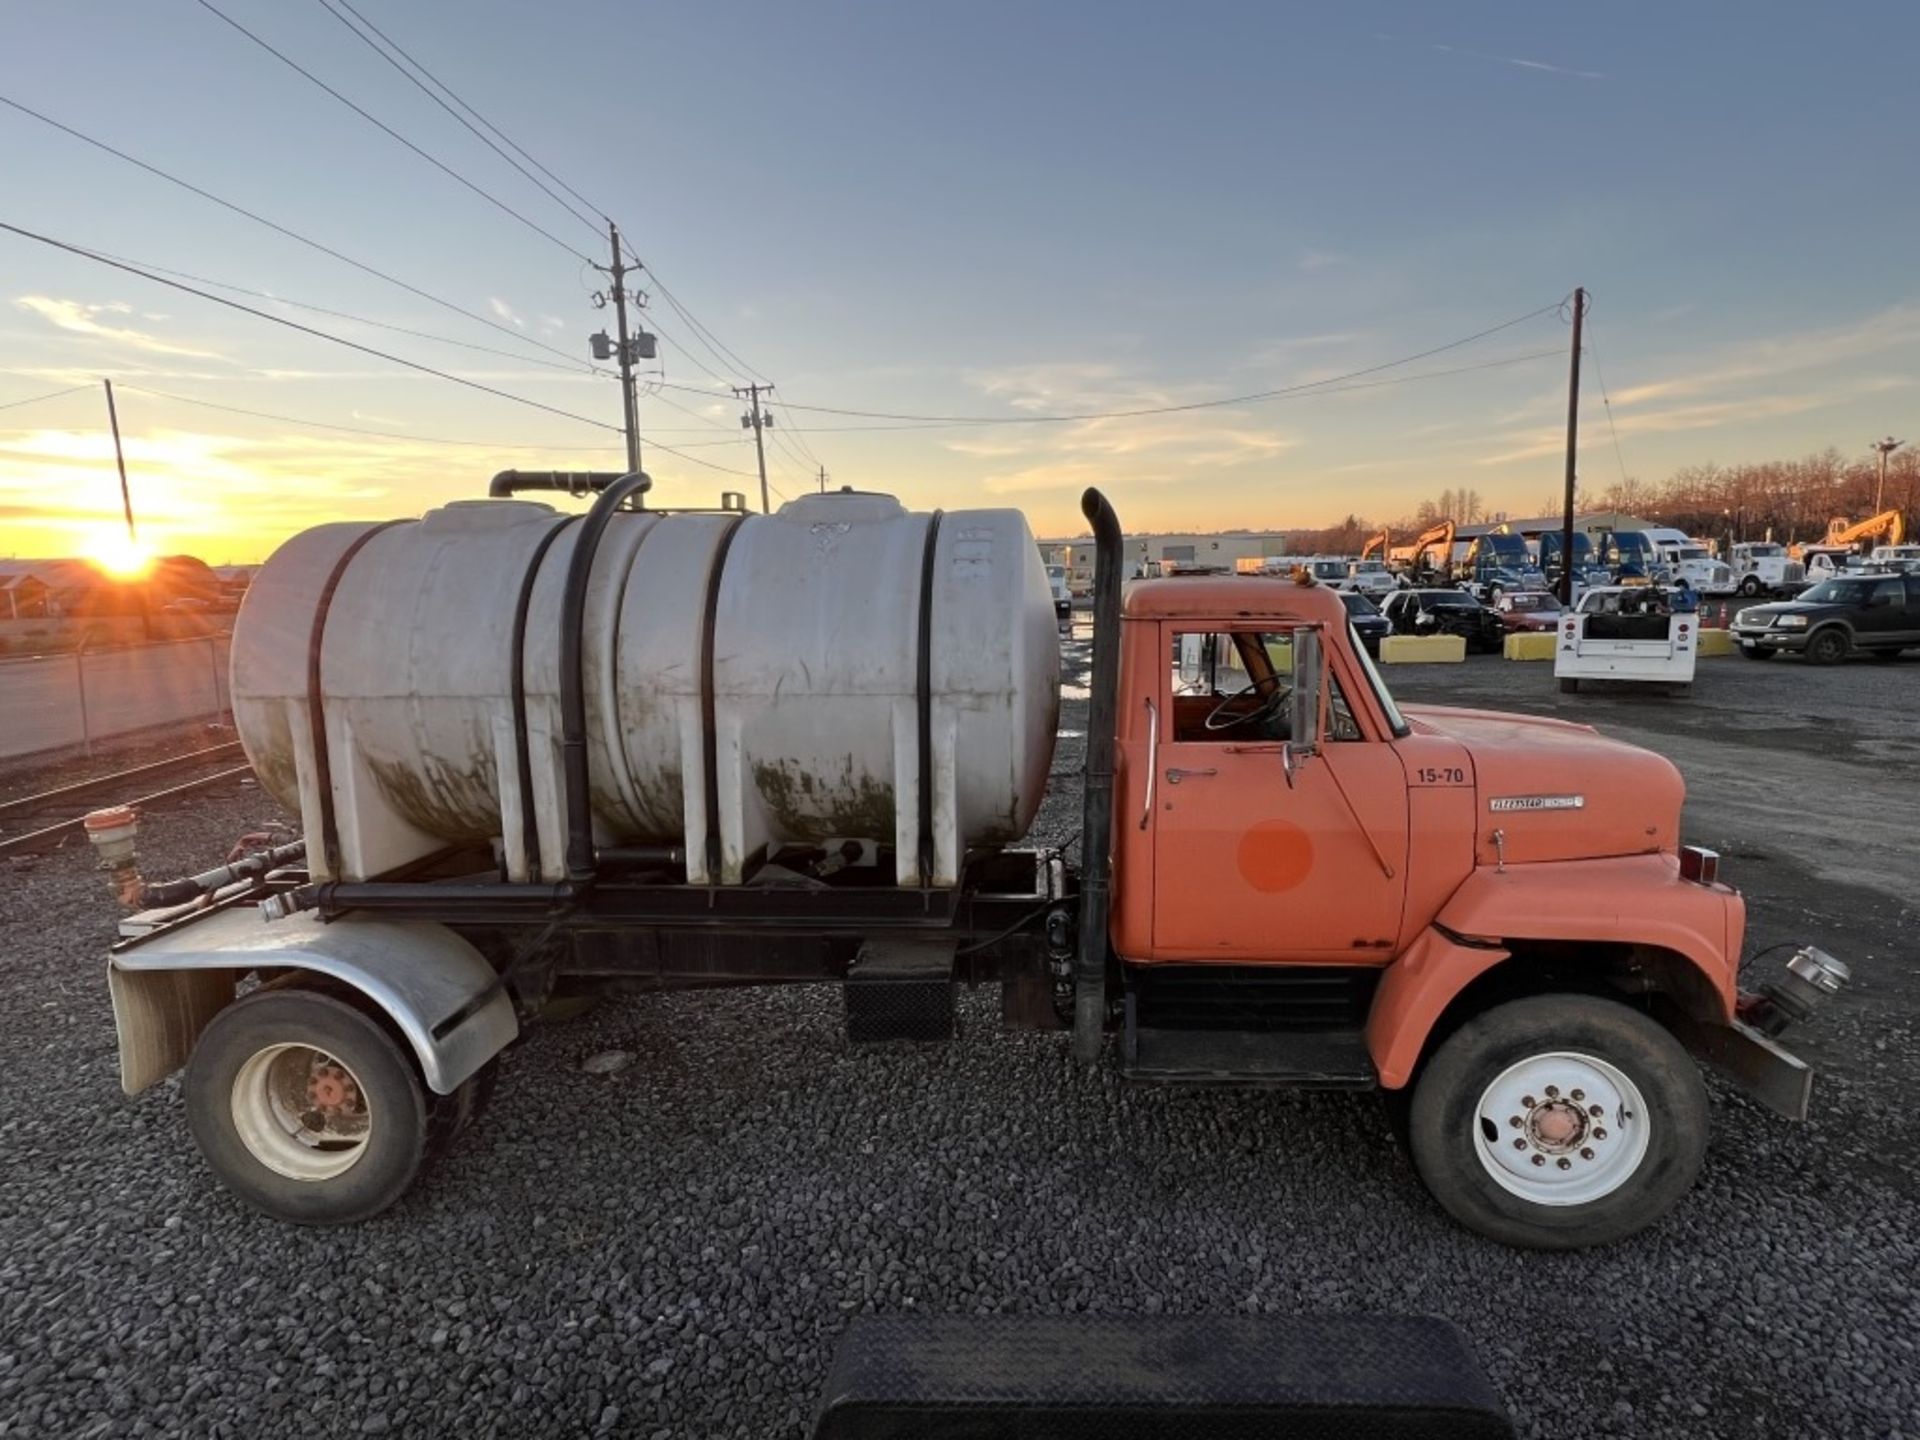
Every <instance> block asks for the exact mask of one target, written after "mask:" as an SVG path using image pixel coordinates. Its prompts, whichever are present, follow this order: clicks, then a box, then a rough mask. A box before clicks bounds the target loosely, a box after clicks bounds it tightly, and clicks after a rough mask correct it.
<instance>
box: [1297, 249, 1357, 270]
mask: <svg viewBox="0 0 1920 1440" xmlns="http://www.w3.org/2000/svg"><path fill="white" fill-rule="evenodd" d="M1346 263H1347V257H1346V256H1344V255H1336V254H1334V253H1333V252H1332V251H1330V250H1309V251H1307V253H1306V254H1304V255H1302V256H1301V257H1300V268H1301V269H1302V270H1305V271H1306V272H1307V273H1308V274H1312V273H1313V272H1314V271H1316V270H1331V269H1332V268H1333V267H1334V266H1336V265H1345V264H1346Z"/></svg>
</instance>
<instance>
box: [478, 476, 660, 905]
mask: <svg viewBox="0 0 1920 1440" xmlns="http://www.w3.org/2000/svg"><path fill="white" fill-rule="evenodd" d="M494 478H495V480H496V481H497V480H498V479H499V477H498V476H495V477H494ZM652 488H653V481H652V480H650V479H648V478H647V476H646V475H644V474H642V473H641V472H640V471H637V470H636V471H635V472H634V473H633V474H631V475H622V476H620V477H619V478H618V479H616V480H614V481H612V482H611V483H610V484H608V485H607V486H606V488H605V489H603V490H602V491H601V492H600V498H599V499H597V500H595V501H594V502H593V508H592V509H590V510H588V511H587V515H586V519H584V520H583V521H581V522H580V534H579V537H578V538H577V539H576V540H575V541H574V544H573V554H572V555H571V556H569V557H568V560H567V583H566V589H565V591H564V592H562V596H561V601H560V761H561V765H562V767H563V768H564V771H565V775H566V790H567V878H568V879H569V880H571V881H576V882H581V881H591V880H592V879H593V875H594V870H595V868H596V867H595V863H594V855H593V796H592V790H591V787H590V786H589V784H588V779H587V678H586V644H585V634H584V631H585V629H586V623H587V582H588V581H589V580H590V579H591V578H592V576H593V557H594V554H595V552H596V551H598V550H599V548H600V537H601V536H602V535H604V534H605V533H606V529H607V525H608V523H609V522H610V521H611V520H612V519H613V513H614V511H616V510H618V509H619V508H620V507H621V506H622V505H624V504H625V503H626V502H627V499H628V497H629V496H633V495H644V494H646V493H647V491H648V490H650V489H652Z"/></svg>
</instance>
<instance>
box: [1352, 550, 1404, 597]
mask: <svg viewBox="0 0 1920 1440" xmlns="http://www.w3.org/2000/svg"><path fill="white" fill-rule="evenodd" d="M1340 583H1341V588H1342V589H1345V590H1357V591H1359V592H1360V593H1361V594H1362V595H1364V596H1366V597H1367V598H1368V599H1369V600H1372V601H1374V602H1376V603H1377V602H1378V601H1380V600H1381V599H1382V598H1383V597H1385V596H1388V595H1391V594H1392V593H1393V592H1394V591H1395V590H1397V589H1398V588H1399V587H1400V577H1399V576H1397V575H1395V574H1394V573H1393V571H1391V570H1389V569H1388V568H1387V562H1386V561H1384V560H1355V561H1354V562H1353V563H1352V564H1351V565H1350V566H1348V567H1347V578H1346V579H1345V580H1344V581H1342V582H1340Z"/></svg>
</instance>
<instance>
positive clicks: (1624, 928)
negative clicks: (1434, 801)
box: [1367, 854, 1746, 1090]
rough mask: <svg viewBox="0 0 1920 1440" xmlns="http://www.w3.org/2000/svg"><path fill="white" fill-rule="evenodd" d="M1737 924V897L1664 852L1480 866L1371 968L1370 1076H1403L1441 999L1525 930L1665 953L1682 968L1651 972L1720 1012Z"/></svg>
mask: <svg viewBox="0 0 1920 1440" xmlns="http://www.w3.org/2000/svg"><path fill="white" fill-rule="evenodd" d="M1745 927H1746V912H1745V908H1744V906H1743V905H1742V903H1741V901H1740V897H1739V896H1738V895H1737V894H1735V893H1734V892H1733V891H1732V890H1730V889H1728V888H1726V887H1725V886H1719V885H1697V884H1694V883H1693V882H1691V881H1686V880H1682V879H1681V878H1680V863H1679V859H1678V857H1676V856H1673V855H1667V854H1658V855H1634V856H1623V857H1618V858H1612V859H1605V860H1567V861H1558V862H1547V863H1541V864H1535V865H1510V866H1507V867H1506V868H1505V869H1500V868H1497V867H1491V866H1482V867H1481V868H1479V869H1476V870H1475V871H1474V872H1473V873H1472V874H1471V875H1469V876H1468V877H1467V879H1466V880H1465V881H1464V882H1463V883H1462V884H1461V886H1460V888H1459V889H1458V890H1456V891H1455V892H1454V894H1453V898H1452V899H1450V900H1449V901H1448V902H1447V903H1446V905H1444V906H1443V907H1442V908H1441V911H1440V913H1439V915H1438V916H1436V917H1435V920H1434V924H1433V925H1432V926H1431V927H1430V928H1428V929H1427V930H1425V931H1422V932H1421V934H1420V935H1419V936H1418V937H1416V938H1415V940H1414V941H1413V943H1412V944H1411V945H1409V946H1408V947H1407V949H1406V950H1405V951H1404V952H1403V953H1402V955H1401V956H1400V958H1399V959H1398V960H1396V961H1395V962H1394V963H1393V964H1392V965H1390V966H1388V967H1387V969H1386V971H1385V973H1384V974H1383V975H1382V976H1381V977H1380V986H1379V989H1378V990H1376V991H1375V992H1374V1000H1373V1007H1372V1010H1371V1011H1370V1012H1369V1015H1368V1018H1367V1047H1368V1049H1369V1051H1370V1052H1371V1053H1372V1056H1373V1062H1374V1068H1375V1069H1376V1070H1377V1071H1378V1072H1379V1076H1380V1083H1381V1085H1383V1086H1384V1087H1386V1088H1387V1089H1390V1090H1391V1089H1399V1088H1401V1087H1402V1086H1404V1085H1406V1084H1407V1082H1408V1081H1409V1080H1411V1079H1412V1078H1413V1072H1414V1069H1415V1067H1416V1066H1417V1065H1418V1064H1419V1061H1420V1056H1421V1054H1422V1052H1423V1051H1424V1050H1425V1048H1426V1045H1427V1041H1428V1038H1429V1037H1430V1036H1431V1034H1432V1032H1433V1028H1434V1025H1435V1024H1436V1022H1438V1021H1439V1019H1440V1017H1441V1016H1442V1015H1443V1014H1444V1013H1445V1012H1446V1010H1447V1007H1448V1006H1449V1005H1451V1004H1452V1003H1453V1001H1454V1000H1455V999H1456V998H1458V997H1459V995H1460V994H1461V992H1463V991H1464V990H1465V989H1466V988H1467V986H1469V985H1470V984H1472V983H1473V982H1474V981H1475V980H1477V979H1479V978H1480V976H1482V975H1483V974H1485V973H1487V972H1488V971H1489V970H1491V969H1493V967H1494V966H1496V965H1498V964H1500V963H1501V962H1502V961H1504V960H1507V959H1509V958H1510V957H1511V955H1512V953H1513V951H1514V950H1515V949H1516V948H1519V947H1522V946H1524V945H1526V944H1528V943H1529V942H1534V943H1542V944H1562V945H1566V944H1572V945H1580V944H1588V945H1606V946H1609V947H1622V948H1625V949H1627V950H1629V951H1635V952H1639V953H1640V954H1641V955H1644V956H1646V957H1647V958H1648V959H1649V961H1654V962H1656V963H1655V966H1654V968H1655V970H1656V971H1657V970H1658V969H1660V968H1661V963H1660V962H1658V957H1663V956H1664V957H1671V958H1670V960H1668V961H1666V962H1664V963H1666V964H1671V965H1673V966H1674V967H1675V968H1676V969H1678V970H1682V971H1684V974H1674V975H1658V974H1656V975H1655V976H1654V977H1653V978H1654V979H1655V980H1656V981H1657V983H1658V984H1659V986H1660V988H1663V989H1666V990H1669V991H1672V992H1674V994H1675V998H1676V999H1677V1000H1680V1001H1682V1002H1683V1003H1684V1005H1685V1008H1686V1009H1687V1010H1688V1011H1689V1012H1690V1013H1692V1014H1693V1016H1694V1018H1695V1019H1697V1020H1699V1021H1702V1022H1706V1023H1719V1024H1726V1023H1728V1022H1730V1021H1731V1020H1732V1019H1733V1006H1734V977H1735V972H1736V970H1737V968H1738V964H1737V957H1738V955H1739V953H1740V943H1741V939H1742V937H1743V934H1744V931H1745Z"/></svg>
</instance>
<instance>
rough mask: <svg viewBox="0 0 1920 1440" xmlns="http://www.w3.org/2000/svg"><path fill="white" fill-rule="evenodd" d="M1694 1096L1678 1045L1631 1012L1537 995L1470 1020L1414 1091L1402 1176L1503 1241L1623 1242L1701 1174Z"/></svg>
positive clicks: (1703, 1111) (1698, 1090) (1692, 1070)
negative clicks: (1413, 1173) (1408, 1172)
mask: <svg viewBox="0 0 1920 1440" xmlns="http://www.w3.org/2000/svg"><path fill="white" fill-rule="evenodd" d="M1707 1124H1708V1119H1707V1090H1706V1086H1705V1084H1704V1083H1703V1082H1702V1080H1701V1078H1700V1071H1699V1069H1698V1068H1697V1067H1696V1066H1695V1065H1694V1063H1693V1061H1692V1060H1691V1059H1689V1058H1688V1056H1687V1053H1686V1051H1685V1050H1683V1049H1682V1048H1681V1047H1680V1045H1679V1043H1678V1042H1677V1041H1676V1040H1675V1039H1674V1038H1673V1037H1672V1036H1671V1035H1669V1034H1668V1033H1667V1032H1666V1031H1665V1030H1663V1029H1661V1028H1660V1026H1659V1025H1657V1024H1655V1023H1654V1022H1653V1021H1652V1020H1650V1019H1648V1018H1647V1017H1646V1016H1645V1015H1642V1014H1641V1013H1639V1012H1638V1011H1635V1010H1630V1009H1628V1008H1627V1007H1626V1006H1624V1005H1622V1004H1619V1003H1618V1002H1616V1001H1613V1000H1606V999H1601V998H1598V997H1594V996H1589V995H1541V996H1534V997H1531V998H1528V999H1525V1000H1515V1001H1511V1002H1509V1003H1508V1004H1505V1005H1501V1006H1497V1007H1496V1008H1494V1009H1492V1010H1489V1011H1487V1012H1485V1013H1484V1014H1481V1015H1477V1016H1475V1017H1474V1018H1473V1019H1471V1020H1469V1021H1468V1022H1467V1023H1466V1024H1465V1025H1463V1026H1461V1028H1460V1029H1458V1030H1456V1031H1455V1032H1454V1033H1453V1034H1452V1035H1450V1036H1449V1037H1448V1038H1447V1039H1446V1040H1445V1041H1444V1042H1443V1043H1442V1044H1441V1046H1440V1048H1439V1049H1438V1050H1437V1051H1436V1052H1435V1053H1434V1056H1433V1058H1432V1060H1431V1061H1429V1062H1428V1064H1427V1067H1426V1069H1425V1071H1424V1072H1423V1073H1422V1074H1421V1077H1420V1079H1419V1082H1418V1084H1417V1086H1416V1087H1415V1090H1414V1096H1413V1110H1412V1117H1411V1132H1412V1149H1413V1160H1414V1165H1415V1167H1416V1168H1417V1169H1418V1170H1419V1172H1420V1178H1421V1179H1422V1180H1424V1181H1425V1182H1426V1185H1427V1188H1428V1189H1429V1190H1431V1191H1432V1192H1433V1195H1434V1198H1435V1199H1437V1200H1438V1201H1439V1202H1440V1203H1441V1205H1442V1206H1444V1207H1445V1208H1446V1210H1447V1211H1448V1213H1449V1214H1451V1215H1452V1216H1453V1217H1454V1218H1455V1219H1456V1220H1458V1221H1460V1222H1461V1223H1462V1224H1464V1225H1466V1226H1467V1227H1469V1228H1470V1229H1473V1230H1477V1231H1479V1232H1480V1233H1481V1234H1483V1235H1487V1236H1490V1237H1492V1238H1493V1239H1495V1240H1499V1241H1502V1242H1504V1243H1506V1244H1508V1245H1519V1246H1525V1247H1528V1248H1531V1249H1541V1250H1571V1249H1577V1248H1579V1247H1582V1246H1588V1245H1605V1244H1609V1243H1611V1242H1612V1241H1615V1240H1620V1239H1624V1238H1625V1237H1626V1236H1628V1235H1632V1234H1634V1233H1635V1232H1636V1231H1639V1230H1642V1229H1644V1228H1645V1227H1647V1226H1648V1225H1651V1224H1652V1223H1653V1222H1654V1221H1656V1220H1658V1219H1659V1218H1660V1217H1661V1216H1662V1215H1664V1214H1666V1213H1667V1211H1668V1210H1670V1209H1672V1208H1673V1206H1674V1205H1675V1203H1676V1202H1678V1201H1679V1199H1680V1197H1681V1196H1682V1195H1684V1194H1686V1192H1687V1191H1688V1189H1690V1188H1691V1187H1692V1185H1693V1182H1694V1180H1695V1178H1696V1177H1697V1176H1698V1175H1699V1173H1700V1165H1701V1161H1702V1158H1703V1157H1704V1156H1705V1154H1706V1147H1707Z"/></svg>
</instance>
